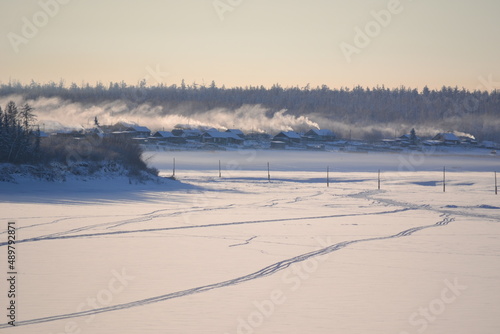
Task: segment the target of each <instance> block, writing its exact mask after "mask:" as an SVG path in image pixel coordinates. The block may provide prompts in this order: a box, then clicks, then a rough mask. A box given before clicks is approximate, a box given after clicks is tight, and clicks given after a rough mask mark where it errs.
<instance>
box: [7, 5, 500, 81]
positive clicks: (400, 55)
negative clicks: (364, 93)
mask: <svg viewBox="0 0 500 334" xmlns="http://www.w3.org/2000/svg"><path fill="white" fill-rule="evenodd" d="M398 3H399V4H398ZM44 4H45V5H44ZM55 4H56V5H55ZM216 5H217V6H218V7H217V8H218V9H216ZM388 8H389V9H390V11H389V10H388ZM381 11H382V12H381ZM374 12H375V13H381V14H380V15H381V16H380V18H379V21H380V22H378V21H377V20H376V19H375V17H374V15H373V13H374ZM387 13H389V14H390V17H388V16H387V15H383V14H387ZM357 28H359V30H356V29H357ZM366 29H368V35H365V34H366ZM360 30H362V31H364V32H363V34H364V35H365V36H361V35H360V34H359V31H360ZM0 35H1V38H0V82H2V83H7V82H8V81H9V79H13V80H19V81H21V82H23V83H29V82H30V81H31V80H32V79H33V80H35V81H38V82H48V81H55V82H59V81H60V80H61V79H63V80H64V81H65V83H66V85H69V84H70V83H71V82H75V83H77V84H78V85H80V84H81V83H82V81H84V82H89V83H91V84H95V82H97V81H101V82H102V83H103V84H104V85H106V86H107V85H108V83H109V82H110V81H113V82H119V81H122V80H123V81H125V82H127V83H129V84H136V83H137V82H138V81H140V80H141V79H147V82H148V83H149V84H152V85H155V84H157V83H159V82H162V83H164V84H166V85H170V84H173V83H176V84H179V83H180V82H181V80H182V79H185V81H186V83H188V84H191V83H193V82H196V83H198V84H202V83H203V82H204V83H205V84H206V85H209V84H210V82H211V81H212V80H214V81H215V82H216V84H217V85H218V86H219V87H220V86H222V85H226V87H231V86H246V85H254V86H255V85H264V86H266V87H270V86H271V85H273V84H274V83H280V84H281V85H282V86H297V85H298V86H299V87H303V86H305V85H306V84H308V83H309V84H310V85H311V87H315V86H317V85H322V84H326V85H328V86H330V87H332V88H339V87H353V86H356V85H361V86H364V87H374V86H377V85H385V86H386V87H391V88H393V87H399V86H401V85H404V86H406V87H412V88H418V89H421V88H422V87H424V86H425V85H428V86H429V87H430V88H441V86H443V85H446V86H452V87H454V86H458V87H460V88H461V87H465V88H468V89H476V88H479V89H482V90H487V89H491V88H497V89H500V83H496V82H500V61H499V60H500V1H498V0H474V1H472V0H467V1H453V0H400V1H398V0H342V1H341V0H141V1H133V0H37V1H32V0H1V1H0ZM360 36H361V37H360ZM356 38H357V39H356ZM347 45H349V46H347ZM343 49H344V51H342V50H343ZM346 50H350V51H349V52H346ZM353 50H355V51H353ZM348 60H350V61H348ZM481 78H482V79H481ZM488 78H489V80H488ZM488 81H490V84H488ZM491 81H493V82H494V83H491Z"/></svg>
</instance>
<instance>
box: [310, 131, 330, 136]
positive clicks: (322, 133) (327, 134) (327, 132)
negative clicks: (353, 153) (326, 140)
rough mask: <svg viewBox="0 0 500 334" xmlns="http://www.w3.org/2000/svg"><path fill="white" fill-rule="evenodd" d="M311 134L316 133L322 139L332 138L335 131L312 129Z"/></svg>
mask: <svg viewBox="0 0 500 334" xmlns="http://www.w3.org/2000/svg"><path fill="white" fill-rule="evenodd" d="M309 132H314V133H315V134H316V135H318V136H321V137H331V136H333V135H334V134H333V131H331V130H328V129H311V130H310V131H309Z"/></svg>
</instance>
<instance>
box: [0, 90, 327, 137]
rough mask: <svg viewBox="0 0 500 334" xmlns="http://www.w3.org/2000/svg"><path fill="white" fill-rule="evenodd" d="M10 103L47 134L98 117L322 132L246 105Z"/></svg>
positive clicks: (301, 120)
mask: <svg viewBox="0 0 500 334" xmlns="http://www.w3.org/2000/svg"><path fill="white" fill-rule="evenodd" d="M8 101H14V102H15V103H16V104H17V105H18V106H21V105H23V104H25V103H28V104H29V105H30V106H32V107H33V108H34V109H35V110H34V113H35V114H36V115H37V118H38V124H39V125H41V126H44V128H45V130H46V131H53V130H60V129H65V128H76V129H79V128H88V127H91V126H93V124H94V123H93V122H94V118H95V117H96V116H97V118H98V119H99V123H100V124H102V125H113V124H115V123H117V122H125V123H130V124H140V125H144V126H147V127H149V128H150V129H151V130H162V129H165V130H171V129H173V128H174V127H176V126H178V125H183V126H184V127H192V128H197V127H201V128H216V129H220V130H225V129H229V128H238V129H241V130H242V131H244V132H252V131H255V132H267V133H278V132H280V131H292V130H295V131H307V130H309V129H319V125H318V123H316V122H313V121H312V120H310V119H309V118H308V117H306V116H299V117H296V116H293V115H288V114H286V110H280V111H278V112H275V113H274V114H271V115H269V110H268V109H266V108H263V107H262V106H260V105H244V106H242V107H241V108H239V109H237V110H234V111H231V110H227V109H213V110H209V111H204V112H202V113H194V114H193V113H192V111H191V110H188V109H185V110H183V109H182V108H176V109H174V110H168V111H167V110H164V108H163V107H161V106H151V105H149V104H147V103H146V104H141V105H138V106H133V107H130V106H129V105H127V103H125V102H124V101H121V100H118V101H114V102H108V103H103V104H99V105H89V106H86V105H82V104H81V103H72V102H70V101H65V100H62V99H60V98H57V97H54V98H45V97H40V98H37V99H35V100H25V99H24V98H23V97H22V96H8V97H6V98H3V99H0V105H2V106H5V105H6V104H7V103H8ZM187 115H189V116H187Z"/></svg>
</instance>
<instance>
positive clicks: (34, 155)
mask: <svg viewBox="0 0 500 334" xmlns="http://www.w3.org/2000/svg"><path fill="white" fill-rule="evenodd" d="M32 110H33V109H32V108H31V107H30V106H29V105H28V104H25V105H24V106H23V107H22V108H21V109H18V107H17V106H16V104H15V103H14V102H9V103H8V104H7V106H6V107H5V111H3V110H2V108H1V106H0V162H10V163H31V162H36V161H37V160H38V159H39V158H40V130H38V129H37V130H34V129H33V125H32V124H33V121H34V120H35V116H34V115H33V113H32Z"/></svg>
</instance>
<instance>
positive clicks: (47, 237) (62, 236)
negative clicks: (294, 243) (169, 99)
mask: <svg viewBox="0 0 500 334" xmlns="http://www.w3.org/2000/svg"><path fill="white" fill-rule="evenodd" d="M409 210H415V209H411V208H402V209H397V210H391V211H381V212H367V213H355V214H343V215H327V216H313V217H296V218H281V219H266V220H249V221H240V222H228V223H216V224H206V225H187V226H186V225H185V226H173V227H160V228H150V229H142V230H130V231H110V232H98V233H86V234H73V235H67V234H68V233H69V231H65V232H61V233H53V234H50V235H45V236H40V237H33V238H28V239H21V240H18V241H16V244H20V243H24V242H37V241H45V240H60V239H77V238H90V237H100V236H108V235H123V234H134V233H147V232H160V231H170V230H183V229H195V228H211V227H221V226H234V225H246V224H262V223H275V222H283V221H296V220H314V219H327V218H342V217H359V216H373V215H385V214H392V213H399V212H404V211H409ZM88 228H89V227H87V226H85V227H82V228H79V229H74V230H71V231H74V232H80V231H82V230H85V229H88ZM5 245H7V242H2V243H0V247H1V246H5Z"/></svg>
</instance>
